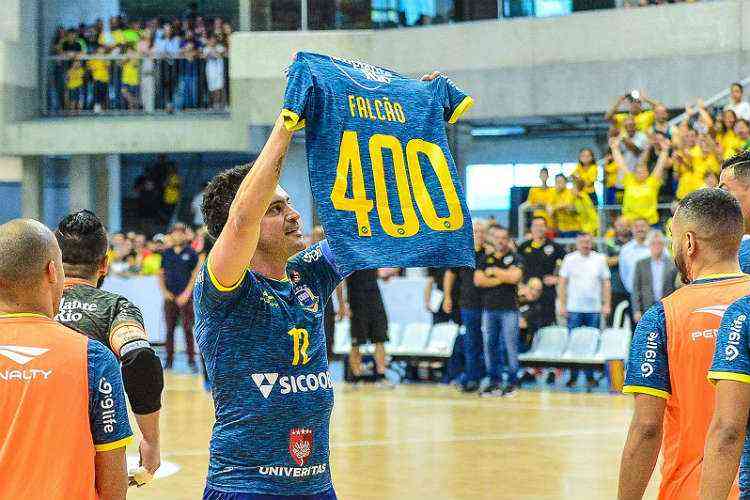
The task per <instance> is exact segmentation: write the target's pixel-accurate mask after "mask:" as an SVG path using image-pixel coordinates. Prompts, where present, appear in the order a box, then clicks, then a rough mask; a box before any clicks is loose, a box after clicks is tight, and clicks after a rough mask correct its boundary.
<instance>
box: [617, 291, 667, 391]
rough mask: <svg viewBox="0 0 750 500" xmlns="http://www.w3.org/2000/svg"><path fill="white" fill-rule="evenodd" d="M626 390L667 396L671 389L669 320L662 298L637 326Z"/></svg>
mask: <svg viewBox="0 0 750 500" xmlns="http://www.w3.org/2000/svg"><path fill="white" fill-rule="evenodd" d="M623 392H626V393H632V392H638V393H643V394H650V395H652V396H658V397H662V398H665V399H666V398H668V397H669V395H670V394H671V392H672V385H671V383H670V380H669V362H668V359H667V321H666V317H665V314H664V306H663V305H662V303H661V302H657V303H656V304H654V305H653V306H651V307H650V308H649V309H648V310H647V311H646V313H645V314H644V315H643V317H642V318H641V320H640V321H639V322H638V326H636V328H635V333H634V334H633V340H632V342H631V344H630V356H629V358H628V369H627V372H626V375H625V387H624V389H623Z"/></svg>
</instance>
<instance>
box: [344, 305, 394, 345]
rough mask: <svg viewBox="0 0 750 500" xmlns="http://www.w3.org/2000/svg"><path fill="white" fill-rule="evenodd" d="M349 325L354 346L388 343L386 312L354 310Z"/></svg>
mask: <svg viewBox="0 0 750 500" xmlns="http://www.w3.org/2000/svg"><path fill="white" fill-rule="evenodd" d="M349 325H350V334H351V337H352V346H360V345H365V344H369V343H373V344H382V343H384V342H388V318H387V317H386V315H385V311H384V310H378V309H377V308H376V309H375V310H370V311H367V310H364V311H358V310H354V311H352V314H351V318H350V319H349Z"/></svg>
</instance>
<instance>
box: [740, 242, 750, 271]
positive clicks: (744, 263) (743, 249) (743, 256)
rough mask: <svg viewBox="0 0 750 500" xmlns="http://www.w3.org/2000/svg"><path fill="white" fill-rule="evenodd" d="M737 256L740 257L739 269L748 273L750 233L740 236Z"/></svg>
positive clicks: (749, 264)
mask: <svg viewBox="0 0 750 500" xmlns="http://www.w3.org/2000/svg"><path fill="white" fill-rule="evenodd" d="M738 257H739V259H740V269H742V272H743V273H745V274H750V235H745V236H743V237H742V242H741V243H740V250H739V252H738Z"/></svg>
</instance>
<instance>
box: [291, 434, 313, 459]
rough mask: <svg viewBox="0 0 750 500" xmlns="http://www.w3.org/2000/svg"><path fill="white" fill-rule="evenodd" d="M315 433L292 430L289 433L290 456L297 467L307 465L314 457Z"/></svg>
mask: <svg viewBox="0 0 750 500" xmlns="http://www.w3.org/2000/svg"><path fill="white" fill-rule="evenodd" d="M312 447H313V432H312V431H311V430H310V429H292V430H291V431H289V454H290V455H291V456H292V459H293V460H294V461H295V462H297V465H300V466H302V465H305V462H306V461H307V459H308V458H310V455H312Z"/></svg>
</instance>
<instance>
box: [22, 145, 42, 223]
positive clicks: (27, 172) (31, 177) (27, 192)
mask: <svg viewBox="0 0 750 500" xmlns="http://www.w3.org/2000/svg"><path fill="white" fill-rule="evenodd" d="M43 188H44V182H43V179H42V162H41V158H40V157H38V156H24V157H23V160H22V167H21V216H22V217H25V218H29V219H36V220H39V221H41V220H43V217H44V208H43V207H44V197H43Z"/></svg>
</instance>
